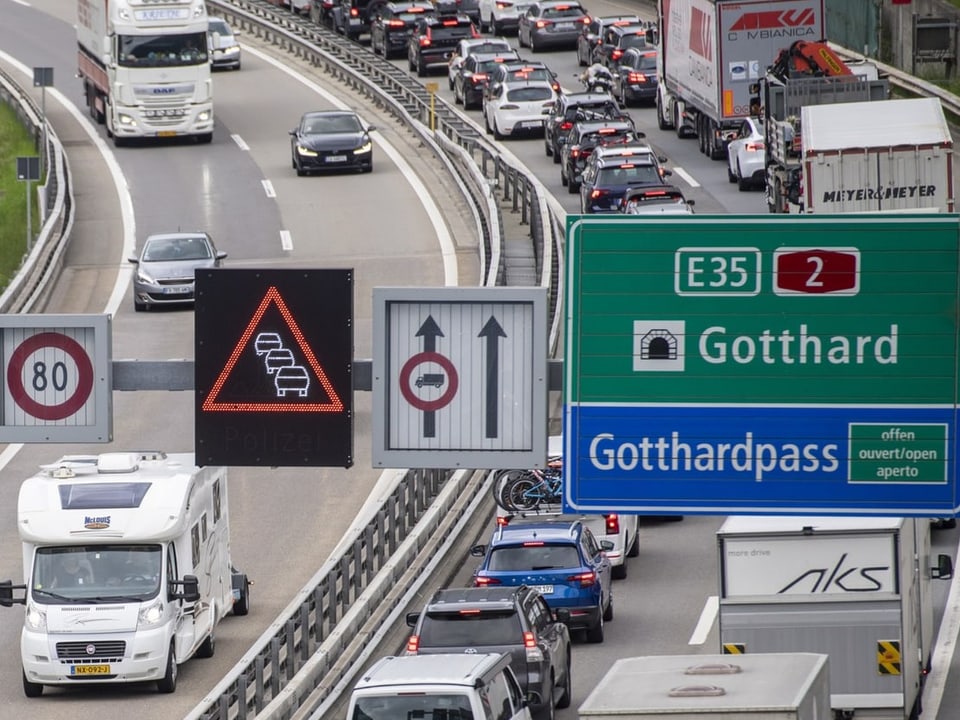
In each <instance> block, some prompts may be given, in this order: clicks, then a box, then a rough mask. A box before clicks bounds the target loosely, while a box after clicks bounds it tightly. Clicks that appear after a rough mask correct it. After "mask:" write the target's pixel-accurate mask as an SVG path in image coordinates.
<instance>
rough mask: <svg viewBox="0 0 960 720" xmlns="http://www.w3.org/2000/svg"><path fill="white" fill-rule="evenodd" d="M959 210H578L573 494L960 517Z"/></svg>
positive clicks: (574, 233)
mask: <svg viewBox="0 0 960 720" xmlns="http://www.w3.org/2000/svg"><path fill="white" fill-rule="evenodd" d="M958 238H960V222H958V219H957V218H956V217H945V216H908V215H885V216H882V217H880V216H860V215H857V216H804V217H801V218H787V217H771V218H763V219H759V218H755V217H738V216H723V217H708V216H697V217H696V218H682V219H679V220H678V219H663V220H659V219H658V220H651V219H639V218H638V219H637V220H631V219H623V220H619V221H618V219H602V218H596V219H591V218H577V217H574V218H571V221H570V222H569V223H568V232H567V243H568V244H567V252H568V258H567V268H568V275H567V278H568V282H567V288H568V295H567V303H568V304H567V307H568V308H569V312H568V321H567V328H566V337H565V340H566V352H565V377H564V436H565V437H564V444H565V448H564V450H565V457H566V463H565V466H566V468H567V473H566V476H565V480H566V488H565V498H564V502H565V506H566V507H567V508H569V509H573V510H577V511H584V512H607V511H616V510H619V511H629V512H638V513H647V514H670V513H673V514H691V513H709V514H737V513H740V514H742V513H772V514H844V515H851V514H859V515H917V516H944V515H953V514H955V513H956V512H957V506H958V503H957V496H956V469H957V468H956V460H955V458H956V454H957V428H956V410H957V407H958V382H957V373H956V368H957V359H958V358H957V347H958V344H957V343H958V337H960V334H958V322H960V319H958V308H960V305H958V287H960V284H958V277H960V275H958V273H960V267H958V262H960V257H958V251H957V247H958Z"/></svg>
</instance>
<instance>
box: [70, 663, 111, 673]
mask: <svg viewBox="0 0 960 720" xmlns="http://www.w3.org/2000/svg"><path fill="white" fill-rule="evenodd" d="M70 674H71V675H109V674H110V666H109V665H73V666H71V667H70Z"/></svg>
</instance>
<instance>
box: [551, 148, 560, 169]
mask: <svg viewBox="0 0 960 720" xmlns="http://www.w3.org/2000/svg"><path fill="white" fill-rule="evenodd" d="M551 147H553V146H552V145H551ZM551 154H552V155H553V164H554V165H559V164H560V149H559V148H557V147H553V152H552V153H551Z"/></svg>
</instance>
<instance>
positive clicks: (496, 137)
mask: <svg viewBox="0 0 960 720" xmlns="http://www.w3.org/2000/svg"><path fill="white" fill-rule="evenodd" d="M503 138H504V134H503V133H502V132H500V126H499V125H497V116H496V115H494V116H493V139H494V140H503Z"/></svg>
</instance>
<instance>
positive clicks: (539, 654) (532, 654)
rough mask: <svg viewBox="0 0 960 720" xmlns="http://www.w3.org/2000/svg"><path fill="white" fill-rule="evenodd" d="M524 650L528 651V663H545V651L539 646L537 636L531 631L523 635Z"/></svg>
mask: <svg viewBox="0 0 960 720" xmlns="http://www.w3.org/2000/svg"><path fill="white" fill-rule="evenodd" d="M523 648H524V650H526V651H527V662H528V663H542V662H543V650H541V649H540V646H539V645H537V636H536V635H534V634H533V633H532V632H530V631H529V630H528V631H527V632H525V633H523Z"/></svg>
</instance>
